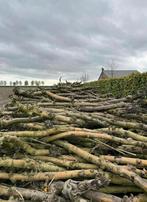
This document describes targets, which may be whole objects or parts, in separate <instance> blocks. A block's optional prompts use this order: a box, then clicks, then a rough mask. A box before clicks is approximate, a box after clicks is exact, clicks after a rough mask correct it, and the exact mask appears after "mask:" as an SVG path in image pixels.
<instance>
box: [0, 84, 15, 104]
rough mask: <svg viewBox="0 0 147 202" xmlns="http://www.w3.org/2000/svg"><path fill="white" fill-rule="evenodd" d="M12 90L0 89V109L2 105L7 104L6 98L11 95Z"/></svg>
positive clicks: (7, 88) (8, 88)
mask: <svg viewBox="0 0 147 202" xmlns="http://www.w3.org/2000/svg"><path fill="white" fill-rule="evenodd" d="M12 90H13V87H8V86H5V87H2V86H1V87H0V107H2V106H3V105H5V104H6V103H7V102H8V98H9V96H10V95H12V93H13V92H12Z"/></svg>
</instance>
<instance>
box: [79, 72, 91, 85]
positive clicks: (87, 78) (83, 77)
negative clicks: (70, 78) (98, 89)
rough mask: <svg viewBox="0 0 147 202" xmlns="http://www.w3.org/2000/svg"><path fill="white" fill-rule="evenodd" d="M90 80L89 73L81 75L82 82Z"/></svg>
mask: <svg viewBox="0 0 147 202" xmlns="http://www.w3.org/2000/svg"><path fill="white" fill-rule="evenodd" d="M88 80H89V75H88V74H87V73H85V74H83V75H82V76H81V77H80V81H81V82H82V83H85V82H86V81H88Z"/></svg>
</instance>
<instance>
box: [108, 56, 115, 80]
mask: <svg viewBox="0 0 147 202" xmlns="http://www.w3.org/2000/svg"><path fill="white" fill-rule="evenodd" d="M107 66H108V69H109V70H110V71H111V77H112V78H113V77H114V71H115V70H116V69H117V64H116V61H115V60H114V59H111V60H110V61H109V62H108V64H107Z"/></svg>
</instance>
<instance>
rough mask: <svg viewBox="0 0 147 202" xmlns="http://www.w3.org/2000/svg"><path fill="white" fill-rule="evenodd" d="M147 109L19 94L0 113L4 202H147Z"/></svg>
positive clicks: (73, 94) (49, 93)
mask: <svg viewBox="0 0 147 202" xmlns="http://www.w3.org/2000/svg"><path fill="white" fill-rule="evenodd" d="M146 103H147V102H146V97H145V96H144V95H140V94H139V95H138V96H134V97H133V96H128V97H124V98H119V99H116V98H113V97H111V95H99V94H98V93H97V92H96V91H95V90H92V89H84V90H82V89H81V87H80V86H79V85H78V84H75V85H68V84H66V85H57V86H52V87H48V88H45V87H44V88H28V89H25V88H24V89H23V88H22V87H21V88H16V89H15V90H14V95H12V96H11V98H10V101H9V103H8V104H7V105H6V106H5V107H4V108H3V109H2V110H1V111H0V151H1V153H0V201H13V202H16V201H46V202H47V201H51V202H52V201H63V202H64V201H81V202H82V201H83V202H84V201H85V202H87V201H94V202H97V201H101V202H112V201H114V202H145V201H147V171H146V168H147V135H146V134H147V104H146Z"/></svg>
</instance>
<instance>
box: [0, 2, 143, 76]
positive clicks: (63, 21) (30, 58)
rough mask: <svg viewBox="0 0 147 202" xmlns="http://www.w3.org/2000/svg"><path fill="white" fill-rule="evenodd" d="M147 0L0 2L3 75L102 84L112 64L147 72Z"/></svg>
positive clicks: (0, 55)
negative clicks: (82, 78)
mask: <svg viewBox="0 0 147 202" xmlns="http://www.w3.org/2000/svg"><path fill="white" fill-rule="evenodd" d="M146 9H147V2H146V0H142V1H139V0H109V1H108V0H91V1H89V0H75V1H73V0H68V1H67V0H37V1H36V0H13V1H11V0H6V1H3V0H0V74H2V75H3V74H7V75H10V76H11V75H12V74H13V75H17V77H22V76H25V77H29V78H34V79H35V78H40V79H56V78H57V76H59V75H60V74H61V75H64V77H65V78H66V79H77V78H78V77H79V76H80V74H82V72H83V73H85V72H87V73H88V74H89V75H90V76H91V79H96V78H97V75H98V71H99V70H100V67H101V66H102V65H104V66H105V65H107V64H108V62H109V61H110V60H111V59H114V60H115V61H116V64H118V67H119V68H130V69H134V68H137V66H138V67H139V66H140V65H141V66H142V67H141V68H140V70H143V71H146V70H147V66H146V64H147V62H146V61H145V59H142V60H141V61H142V62H138V64H137V63H136V64H135V65H136V66H134V63H132V62H131V60H129V59H130V58H135V60H136V61H140V59H139V58H142V55H145V53H146V52H147V37H146V33H147V24H146V23H147V14H146Z"/></svg>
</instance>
